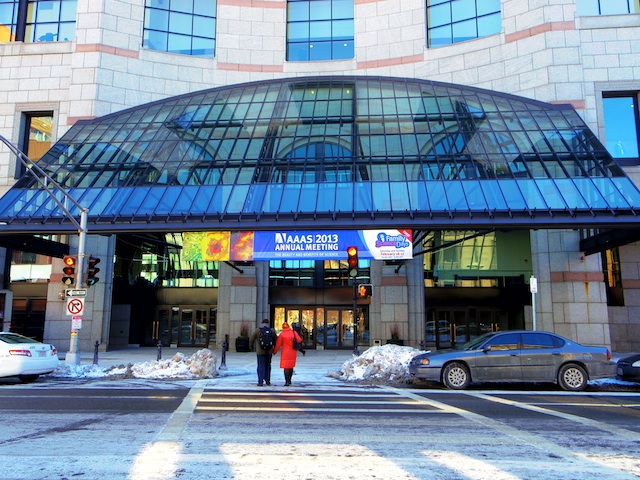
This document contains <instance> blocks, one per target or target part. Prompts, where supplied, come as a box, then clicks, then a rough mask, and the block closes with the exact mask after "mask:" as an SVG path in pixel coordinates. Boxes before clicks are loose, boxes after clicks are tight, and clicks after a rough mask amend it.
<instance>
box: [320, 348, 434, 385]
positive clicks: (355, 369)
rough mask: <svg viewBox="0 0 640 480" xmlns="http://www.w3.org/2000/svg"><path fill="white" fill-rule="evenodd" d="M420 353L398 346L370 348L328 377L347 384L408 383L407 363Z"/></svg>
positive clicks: (416, 350)
mask: <svg viewBox="0 0 640 480" xmlns="http://www.w3.org/2000/svg"><path fill="white" fill-rule="evenodd" d="M420 353H423V351H422V350H418V349H415V348H412V347H401V346H399V345H382V346H381V347H371V348H369V349H367V350H366V351H365V352H364V353H363V354H362V355H360V356H359V357H356V356H354V357H353V358H352V359H351V360H347V361H346V362H344V363H343V364H342V369H341V371H340V372H330V374H329V375H330V376H332V377H334V378H338V379H340V380H346V381H348V382H356V381H370V382H394V383H396V382H408V381H409V380H410V377H409V362H410V361H411V359H412V358H413V357H415V356H416V355H418V354H420Z"/></svg>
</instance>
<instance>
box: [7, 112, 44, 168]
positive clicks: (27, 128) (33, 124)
mask: <svg viewBox="0 0 640 480" xmlns="http://www.w3.org/2000/svg"><path fill="white" fill-rule="evenodd" d="M22 124H23V126H24V127H23V128H24V130H23V135H22V142H21V144H20V149H21V150H22V151H23V152H24V153H25V154H26V155H27V157H29V158H30V159H31V160H33V161H34V162H37V161H38V160H40V158H42V156H43V155H44V154H45V153H46V152H47V150H49V148H51V140H52V137H53V112H38V113H36V112H28V113H24V114H23V122H22ZM24 172H25V167H24V165H22V163H18V165H17V168H16V177H15V178H19V177H20V176H22V175H23V174H24Z"/></svg>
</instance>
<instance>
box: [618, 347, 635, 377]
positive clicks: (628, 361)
mask: <svg viewBox="0 0 640 480" xmlns="http://www.w3.org/2000/svg"><path fill="white" fill-rule="evenodd" d="M617 373H618V377H620V378H621V379H623V380H630V381H632V382H640V353H636V354H635V355H629V356H628V357H624V358H621V359H620V360H618V368H617Z"/></svg>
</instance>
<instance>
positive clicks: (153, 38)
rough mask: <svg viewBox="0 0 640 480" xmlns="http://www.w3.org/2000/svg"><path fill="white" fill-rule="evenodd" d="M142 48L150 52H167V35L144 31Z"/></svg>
mask: <svg viewBox="0 0 640 480" xmlns="http://www.w3.org/2000/svg"><path fill="white" fill-rule="evenodd" d="M144 35H145V36H144V40H143V42H144V46H145V47H146V48H150V49H151V50H160V51H162V52H166V51H167V46H168V44H169V35H168V34H166V33H165V32H154V31H151V30H145V32H144Z"/></svg>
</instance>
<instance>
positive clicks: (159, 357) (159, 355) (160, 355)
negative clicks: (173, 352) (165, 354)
mask: <svg viewBox="0 0 640 480" xmlns="http://www.w3.org/2000/svg"><path fill="white" fill-rule="evenodd" d="M156 360H158V361H160V360H162V342H161V341H160V340H158V356H157V357H156Z"/></svg>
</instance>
